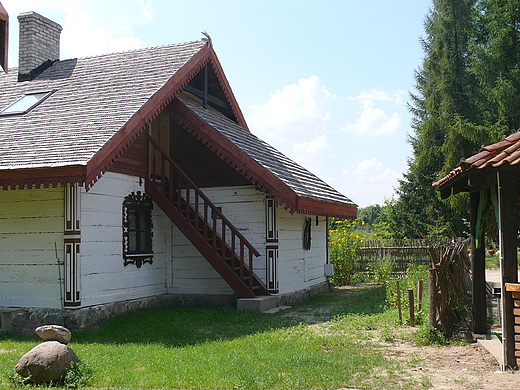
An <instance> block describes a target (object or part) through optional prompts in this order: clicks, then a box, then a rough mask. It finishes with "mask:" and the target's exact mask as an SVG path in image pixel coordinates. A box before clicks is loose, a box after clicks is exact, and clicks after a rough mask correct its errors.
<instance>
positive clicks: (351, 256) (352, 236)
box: [329, 218, 364, 286]
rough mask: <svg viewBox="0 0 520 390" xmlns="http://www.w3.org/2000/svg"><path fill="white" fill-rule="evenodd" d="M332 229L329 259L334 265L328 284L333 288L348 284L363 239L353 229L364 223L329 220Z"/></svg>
mask: <svg viewBox="0 0 520 390" xmlns="http://www.w3.org/2000/svg"><path fill="white" fill-rule="evenodd" d="M331 222H332V226H333V229H331V230H330V231H329V235H330V259H331V262H332V263H333V264H334V276H333V277H332V278H331V280H330V282H331V284H332V285H333V286H345V285H347V284H350V282H351V279H352V274H353V272H354V270H355V268H356V258H357V255H358V252H359V248H361V245H362V243H363V238H362V237H361V236H360V235H359V234H357V233H356V232H355V231H354V229H355V228H356V226H357V225H359V224H361V225H364V222H361V223H360V222H357V221H349V220H337V219H334V218H332V219H331Z"/></svg>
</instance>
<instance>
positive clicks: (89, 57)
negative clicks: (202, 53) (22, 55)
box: [9, 39, 207, 73]
mask: <svg viewBox="0 0 520 390" xmlns="http://www.w3.org/2000/svg"><path fill="white" fill-rule="evenodd" d="M195 43H201V44H203V45H207V42H205V41H203V40H202V39H199V40H196V41H188V42H179V43H169V44H166V45H156V46H147V47H140V48H138V49H129V50H121V51H112V52H109V53H101V54H94V55H90V56H85V57H71V58H63V59H59V60H58V61H56V62H57V63H59V62H63V61H70V60H74V59H77V60H88V59H92V58H97V57H106V56H110V55H118V54H127V53H135V52H138V51H144V50H153V49H160V48H166V47H173V46H182V45H190V44H195ZM202 47H203V46H201V48H202ZM18 68H19V67H18V66H13V67H10V68H9V73H13V72H14V70H18Z"/></svg>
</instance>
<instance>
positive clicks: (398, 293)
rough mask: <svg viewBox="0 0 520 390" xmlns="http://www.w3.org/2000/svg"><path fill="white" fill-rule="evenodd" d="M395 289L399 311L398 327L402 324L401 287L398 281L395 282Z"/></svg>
mask: <svg viewBox="0 0 520 390" xmlns="http://www.w3.org/2000/svg"><path fill="white" fill-rule="evenodd" d="M395 284H396V288H397V310H398V311H399V325H401V324H402V323H403V312H402V310H401V285H400V283H399V280H398V281H396V282H395Z"/></svg>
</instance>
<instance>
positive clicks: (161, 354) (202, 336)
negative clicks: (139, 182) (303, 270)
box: [0, 287, 428, 389]
mask: <svg viewBox="0 0 520 390" xmlns="http://www.w3.org/2000/svg"><path fill="white" fill-rule="evenodd" d="M375 329H377V330H379V331H380V333H381V334H384V335H386V336H385V337H386V338H388V339H391V338H392V337H393V334H394V333H395V332H398V331H399V326H398V325H397V313H396V312H395V311H394V310H387V309H386V304H385V292H384V289H382V288H380V287H366V288H363V289H360V290H356V291H355V292H353V293H351V294H348V295H346V294H345V292H344V291H341V290H335V291H333V292H332V293H330V294H328V295H326V296H323V297H319V298H316V299H314V300H312V301H310V302H309V303H307V304H305V305H302V306H299V307H297V308H293V309H291V311H290V312H289V313H287V312H285V311H282V312H279V313H277V314H274V315H273V314H251V313H244V312H237V311H236V310H234V309H232V308H157V309H151V310H143V311H139V312H135V313H129V314H124V315H121V316H118V317H116V318H113V319H111V320H109V321H105V322H103V323H102V324H100V326H99V327H98V328H97V329H93V330H87V331H83V332H76V333H74V334H73V336H72V342H71V344H70V345H69V346H70V347H71V348H72V349H73V350H74V351H75V352H76V353H77V355H78V356H79V358H80V359H81V361H82V362H83V364H84V366H85V367H86V368H87V369H88V371H90V372H91V375H90V378H89V379H88V381H87V385H86V388H89V389H109V388H110V389H144V388H147V389H338V388H342V387H349V386H350V387H356V388H364V389H420V388H427V387H428V383H422V382H421V379H420V378H419V379H417V378H415V379H414V378H411V377H409V376H408V375H406V374H405V373H404V368H405V367H410V366H414V365H417V364H418V363H419V362H417V361H415V360H414V359H413V358H412V357H411V358H404V359H403V357H401V358H399V359H397V358H396V357H391V355H390V354H387V355H388V356H386V355H385V347H384V345H383V344H382V343H380V342H378V341H375V340H374V332H373V331H374V330H375ZM39 342H40V340H39V338H38V337H37V336H36V335H34V336H14V335H5V334H3V335H0V387H1V388H6V389H9V388H14V386H13V385H12V384H11V381H10V380H9V376H10V375H12V373H13V371H14V370H13V367H14V366H15V364H16V362H17V361H18V360H19V359H20V357H21V356H22V355H23V354H24V353H26V352H27V351H29V350H30V349H31V348H32V347H34V346H35V345H37V344H38V343H39ZM423 381H424V380H423Z"/></svg>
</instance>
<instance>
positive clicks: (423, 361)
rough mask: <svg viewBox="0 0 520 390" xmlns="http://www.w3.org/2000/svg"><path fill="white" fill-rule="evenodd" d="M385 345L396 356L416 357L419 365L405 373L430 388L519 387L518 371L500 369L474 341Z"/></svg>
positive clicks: (401, 341) (403, 342)
mask: <svg viewBox="0 0 520 390" xmlns="http://www.w3.org/2000/svg"><path fill="white" fill-rule="evenodd" d="M409 331H410V333H411V332H413V329H410V330H409ZM388 348H389V352H391V353H395V354H397V355H403V356H412V355H413V356H416V357H417V358H419V359H420V363H419V365H418V366H417V367H416V368H414V369H411V370H409V374H410V375H412V376H415V377H420V378H424V377H426V378H428V379H429V381H430V382H431V384H432V386H433V388H434V389H503V390H513V389H518V388H519V382H520V373H518V372H512V371H501V370H500V367H499V365H498V363H497V361H496V360H495V358H494V357H493V356H492V355H491V354H490V353H489V352H488V351H487V350H486V349H485V348H484V347H482V346H481V345H479V344H477V343H471V344H467V345H455V346H446V347H443V346H426V347H419V346H416V345H414V344H413V343H411V342H407V341H404V340H400V341H399V340H398V341H396V342H395V343H394V344H393V345H390V346H389V347H388Z"/></svg>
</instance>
